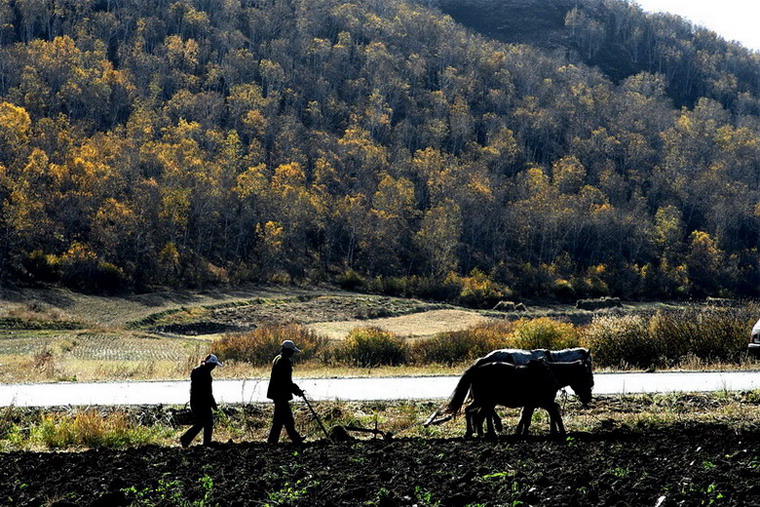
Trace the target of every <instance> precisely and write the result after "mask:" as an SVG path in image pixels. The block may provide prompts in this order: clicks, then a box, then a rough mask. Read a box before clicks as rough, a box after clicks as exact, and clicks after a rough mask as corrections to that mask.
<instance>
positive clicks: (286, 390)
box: [267, 340, 303, 444]
mask: <svg viewBox="0 0 760 507" xmlns="http://www.w3.org/2000/svg"><path fill="white" fill-rule="evenodd" d="M296 352H301V351H300V350H299V349H298V347H296V345H295V343H293V341H292V340H285V341H284V342H282V346H281V347H280V354H279V355H278V356H277V357H275V358H274V360H273V361H272V376H271V377H270V379H269V388H268V389H267V398H269V399H270V400H272V401H274V416H273V418H272V430H271V431H270V432H269V438H268V439H267V442H269V443H270V444H276V443H277V442H278V441H279V440H280V432H281V431H282V427H283V426H285V430H286V431H287V432H288V437H290V440H292V441H293V442H294V443H296V444H300V443H303V438H302V437H301V435H299V434H298V432H297V431H296V424H295V421H294V420H293V412H291V410H290V400H292V399H293V395H294V394H295V395H296V396H303V391H301V389H300V388H299V387H298V386H297V385H295V384H294V383H293V363H292V362H291V361H290V358H291V357H293V354H295V353H296Z"/></svg>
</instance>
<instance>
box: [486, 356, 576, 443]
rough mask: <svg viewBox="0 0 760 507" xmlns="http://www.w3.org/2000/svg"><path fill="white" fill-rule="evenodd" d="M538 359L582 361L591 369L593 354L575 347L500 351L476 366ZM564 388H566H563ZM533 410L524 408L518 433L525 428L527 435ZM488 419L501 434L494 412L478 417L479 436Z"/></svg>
mask: <svg viewBox="0 0 760 507" xmlns="http://www.w3.org/2000/svg"><path fill="white" fill-rule="evenodd" d="M536 359H546V360H547V361H549V362H550V363H563V362H564V363H567V362H572V361H577V360H581V361H583V362H584V363H588V366H589V368H590V367H591V353H590V352H589V350H588V349H586V348H583V347H574V348H569V349H561V350H548V349H533V350H522V349H498V350H494V351H491V352H489V353H488V354H486V355H485V356H484V357H481V358H480V359H478V360H477V361H476V362H475V364H476V365H482V364H486V363H493V362H497V361H498V362H503V363H510V364H514V365H522V364H528V363H529V362H530V361H533V360H536ZM563 387H564V386H563ZM533 411H534V410H533V409H532V408H530V407H525V408H523V410H522V412H521V413H520V422H519V423H518V428H517V432H518V433H520V429H521V428H522V427H523V426H525V428H526V433H527V428H528V427H530V421H531V418H532V417H533ZM486 417H487V418H488V424H489V425H494V426H495V427H496V428H497V429H498V431H499V432H501V429H502V425H501V418H500V417H499V416H498V414H497V413H496V412H495V411H493V412H492V413H490V414H485V413H483V414H482V416H478V417H477V421H478V434H479V435H480V434H482V432H483V430H482V429H481V426H482V424H483V420H484V419H485V418H486Z"/></svg>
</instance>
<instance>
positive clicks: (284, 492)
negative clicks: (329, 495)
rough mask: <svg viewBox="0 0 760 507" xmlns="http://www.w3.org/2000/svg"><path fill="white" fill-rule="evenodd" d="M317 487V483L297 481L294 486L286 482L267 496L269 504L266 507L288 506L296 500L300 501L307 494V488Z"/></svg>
mask: <svg viewBox="0 0 760 507" xmlns="http://www.w3.org/2000/svg"><path fill="white" fill-rule="evenodd" d="M318 485H319V481H312V482H308V481H303V480H298V481H296V482H295V484H293V483H290V482H286V483H285V484H284V485H283V486H282V488H280V489H279V490H277V491H273V492H271V493H269V494H268V495H267V499H268V500H269V502H270V503H268V504H267V505H290V504H292V503H294V502H296V501H298V500H302V499H303V498H304V497H306V495H307V494H308V492H309V488H313V487H315V486H318Z"/></svg>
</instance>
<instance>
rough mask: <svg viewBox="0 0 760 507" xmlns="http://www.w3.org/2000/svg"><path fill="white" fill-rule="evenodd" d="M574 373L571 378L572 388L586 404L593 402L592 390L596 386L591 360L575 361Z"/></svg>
mask: <svg viewBox="0 0 760 507" xmlns="http://www.w3.org/2000/svg"><path fill="white" fill-rule="evenodd" d="M575 363H576V366H574V367H573V375H572V378H571V380H570V388H571V389H572V390H573V391H574V392H575V394H576V396H578V399H580V400H581V403H582V404H583V405H584V406H585V405H588V404H589V402H591V390H592V389H593V388H594V373H593V372H592V370H591V362H590V361H583V360H579V361H575Z"/></svg>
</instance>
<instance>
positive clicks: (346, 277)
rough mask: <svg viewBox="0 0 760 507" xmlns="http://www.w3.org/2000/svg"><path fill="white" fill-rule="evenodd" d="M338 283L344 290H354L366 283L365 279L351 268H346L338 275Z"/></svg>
mask: <svg viewBox="0 0 760 507" xmlns="http://www.w3.org/2000/svg"><path fill="white" fill-rule="evenodd" d="M337 281H338V285H339V286H340V287H341V288H342V289H345V290H356V289H360V288H362V287H364V286H365V285H366V280H365V279H364V277H363V276H362V275H360V274H359V273H357V272H356V271H354V270H353V269H347V270H345V271H344V272H343V273H341V274H340V275H339V276H338V280H337Z"/></svg>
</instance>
